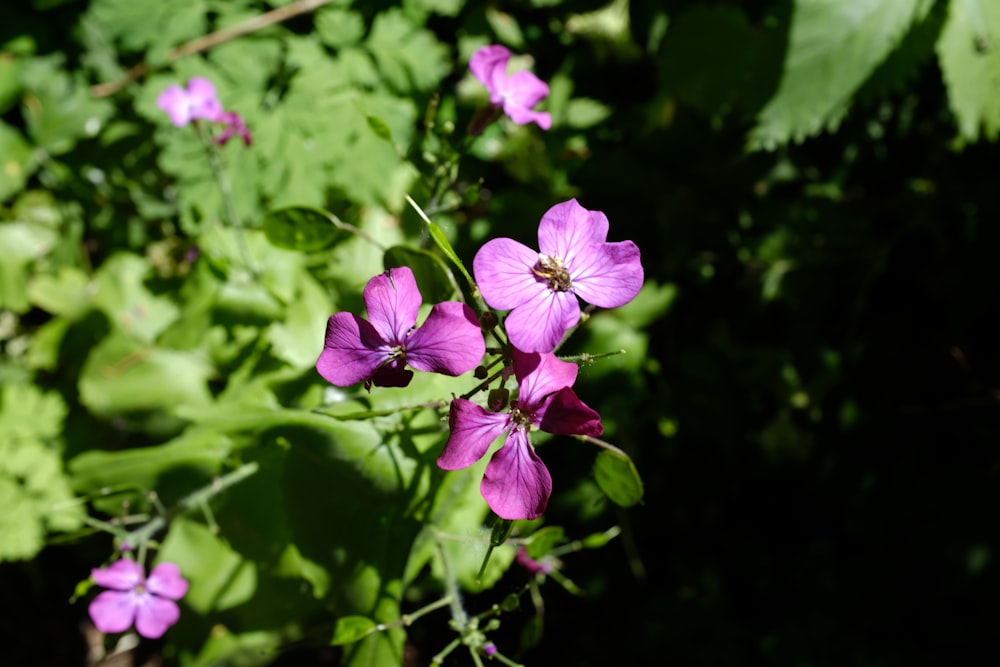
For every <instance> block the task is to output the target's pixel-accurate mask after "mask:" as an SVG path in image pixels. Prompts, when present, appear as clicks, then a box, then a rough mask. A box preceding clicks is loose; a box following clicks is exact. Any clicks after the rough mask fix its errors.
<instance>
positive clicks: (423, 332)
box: [406, 301, 486, 375]
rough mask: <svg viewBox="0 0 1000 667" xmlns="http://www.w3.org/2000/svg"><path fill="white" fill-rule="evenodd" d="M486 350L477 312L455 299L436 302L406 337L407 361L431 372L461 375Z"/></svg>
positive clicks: (481, 357) (474, 365)
mask: <svg viewBox="0 0 1000 667" xmlns="http://www.w3.org/2000/svg"><path fill="white" fill-rule="evenodd" d="M485 353H486V342H485V341H484V340H483V330H482V329H481V328H480V327H479V320H478V319H476V312H475V311H474V310H472V308H470V307H469V306H467V305H465V304H464V303H459V302H457V301H446V302H444V303H439V304H436V305H435V306H434V307H433V308H432V309H431V313H430V315H428V316H427V319H426V320H425V321H424V323H423V324H421V325H420V328H418V329H417V330H416V331H414V332H413V333H412V334H410V336H409V338H407V340H406V361H407V362H408V363H409V364H410V366H412V367H413V368H416V369H417V370H418V371H427V372H430V373H443V374H444V375H461V374H462V373H466V372H468V371H471V370H472V369H473V368H475V367H476V366H478V365H479V362H481V361H482V360H483V355H484V354H485Z"/></svg>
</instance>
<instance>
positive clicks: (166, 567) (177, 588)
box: [146, 563, 188, 600]
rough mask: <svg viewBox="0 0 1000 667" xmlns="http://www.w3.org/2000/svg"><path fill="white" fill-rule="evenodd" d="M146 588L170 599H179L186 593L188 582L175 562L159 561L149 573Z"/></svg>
mask: <svg viewBox="0 0 1000 667" xmlns="http://www.w3.org/2000/svg"><path fill="white" fill-rule="evenodd" d="M146 589H147V590H148V591H149V592H151V593H154V594H156V595H160V596H162V597H165V598H170V599H171V600H180V599H181V598H182V597H184V594H185V593H187V590H188V582H187V580H186V579H185V578H184V577H182V576H181V570H180V568H179V567H177V566H176V565H175V564H173V563H160V564H159V565H157V566H156V567H154V568H153V571H152V572H150V573H149V578H148V579H146Z"/></svg>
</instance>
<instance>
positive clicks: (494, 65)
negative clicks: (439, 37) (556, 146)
mask: <svg viewBox="0 0 1000 667" xmlns="http://www.w3.org/2000/svg"><path fill="white" fill-rule="evenodd" d="M509 60H510V51H508V50H507V49H506V48H504V47H502V46H497V45H493V46H484V47H483V48H481V49H479V50H478V51H476V52H475V53H473V54H472V58H471V59H470V60H469V69H470V70H472V74H473V75H474V76H475V77H476V78H477V79H479V80H480V81H481V82H482V84H483V85H484V86H486V90H488V91H489V93H490V102H491V103H492V104H495V105H501V104H502V105H503V110H504V113H506V114H507V115H508V116H510V119H511V120H512V121H514V122H515V123H517V124H518V125H526V124H528V123H531V122H535V123H537V124H538V127H540V128H542V129H543V130H547V129H549V128H550V127H552V116H550V115H549V114H548V113H546V112H544V111H532V110H531V108H532V107H534V106H535V105H536V104H538V103H539V102H541V101H542V100H543V99H545V97H547V96H548V94H549V86H548V84H546V83H545V82H544V81H542V80H541V79H539V78H538V77H537V76H535V75H534V74H532V73H531V72H526V71H522V72H515V73H514V74H512V75H510V76H507V62H508V61H509Z"/></svg>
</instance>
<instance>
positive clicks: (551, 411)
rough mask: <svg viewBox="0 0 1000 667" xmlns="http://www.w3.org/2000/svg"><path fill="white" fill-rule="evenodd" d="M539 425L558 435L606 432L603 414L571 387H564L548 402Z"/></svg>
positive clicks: (546, 430)
mask: <svg viewBox="0 0 1000 667" xmlns="http://www.w3.org/2000/svg"><path fill="white" fill-rule="evenodd" d="M539 427H540V428H541V429H542V430H543V431H545V432H546V433H554V434H556V435H592V436H598V435H601V434H602V433H604V426H603V425H602V424H601V415H599V414H598V413H597V411H596V410H594V409H593V408H592V407H590V406H589V405H587V404H586V403H584V402H583V401H581V400H580V398H579V397H578V396H577V395H576V392H574V391H573V390H572V389H571V388H570V387H563V388H562V389H560V390H559V391H557V392H556V393H554V394H553V395H552V396H551V398H550V399H549V400H548V401H547V402H546V405H545V407H544V410H543V411H542V417H541V420H540V422H539Z"/></svg>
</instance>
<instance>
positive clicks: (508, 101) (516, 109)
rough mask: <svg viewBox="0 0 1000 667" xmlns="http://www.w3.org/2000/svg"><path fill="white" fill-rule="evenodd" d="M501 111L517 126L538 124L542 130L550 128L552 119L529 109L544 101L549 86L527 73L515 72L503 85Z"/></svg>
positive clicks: (540, 112) (543, 113) (547, 115)
mask: <svg viewBox="0 0 1000 667" xmlns="http://www.w3.org/2000/svg"><path fill="white" fill-rule="evenodd" d="M502 92H503V110H504V112H505V113H506V114H507V115H508V116H510V119H511V120H512V121H514V122H515V123H517V124H518V125H525V124H527V123H530V122H535V123H538V126H539V127H541V128H542V129H543V130H547V129H549V128H550V127H552V117H551V116H550V115H549V114H547V113H545V112H542V111H532V110H531V108H532V107H534V106H535V105H536V104H538V103H539V102H540V101H542V100H543V99H545V98H546V97H547V96H548V94H549V86H548V84H546V83H545V82H544V81H542V80H541V79H539V78H538V77H537V76H535V75H534V74H532V73H531V72H528V71H522V72H516V73H514V74H513V75H511V76H510V78H508V79H507V81H506V82H505V83H504V85H503V91H502Z"/></svg>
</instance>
